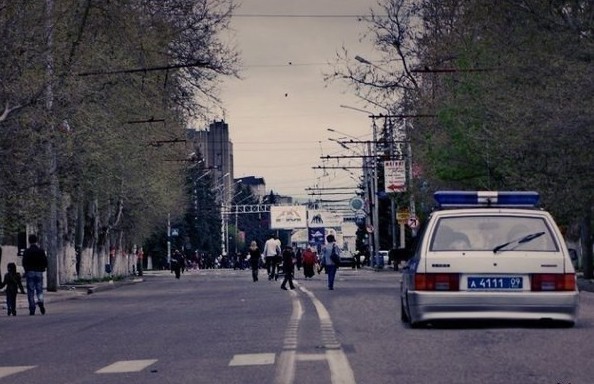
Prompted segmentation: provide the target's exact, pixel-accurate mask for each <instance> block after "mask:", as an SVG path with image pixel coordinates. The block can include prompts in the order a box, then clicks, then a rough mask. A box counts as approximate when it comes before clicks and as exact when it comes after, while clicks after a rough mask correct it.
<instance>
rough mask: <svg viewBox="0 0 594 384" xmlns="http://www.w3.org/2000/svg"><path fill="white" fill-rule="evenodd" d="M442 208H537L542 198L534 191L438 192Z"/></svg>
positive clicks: (437, 200)
mask: <svg viewBox="0 0 594 384" xmlns="http://www.w3.org/2000/svg"><path fill="white" fill-rule="evenodd" d="M433 197H434V199H435V201H436V202H437V204H439V206H440V207H518V208H520V207H535V206H536V205H537V204H538V200H539V198H540V196H539V194H538V192H533V191H437V192H435V193H434V194H433Z"/></svg>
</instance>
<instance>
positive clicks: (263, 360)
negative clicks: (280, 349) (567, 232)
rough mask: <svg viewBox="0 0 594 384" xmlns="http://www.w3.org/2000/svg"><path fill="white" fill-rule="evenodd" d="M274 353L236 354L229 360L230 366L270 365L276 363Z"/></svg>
mask: <svg viewBox="0 0 594 384" xmlns="http://www.w3.org/2000/svg"><path fill="white" fill-rule="evenodd" d="M274 359H275V354H274V353H250V354H244V355H235V356H233V359H231V361H230V362H229V366H230V367H238V366H243V365H270V364H274Z"/></svg>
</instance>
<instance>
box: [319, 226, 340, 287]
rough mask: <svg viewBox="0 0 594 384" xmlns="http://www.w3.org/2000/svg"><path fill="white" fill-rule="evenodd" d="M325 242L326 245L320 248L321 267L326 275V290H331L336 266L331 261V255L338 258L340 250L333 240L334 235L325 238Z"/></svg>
mask: <svg viewBox="0 0 594 384" xmlns="http://www.w3.org/2000/svg"><path fill="white" fill-rule="evenodd" d="M326 242H327V243H326V245H325V246H324V247H323V248H322V265H323V266H324V268H325V269H326V273H327V274H328V289H329V290H333V289H334V279H335V277H336V270H337V269H338V264H337V263H335V262H334V261H333V260H332V258H333V256H332V253H334V254H335V255H336V256H337V257H340V249H339V248H338V246H337V245H336V239H335V238H334V235H328V236H326Z"/></svg>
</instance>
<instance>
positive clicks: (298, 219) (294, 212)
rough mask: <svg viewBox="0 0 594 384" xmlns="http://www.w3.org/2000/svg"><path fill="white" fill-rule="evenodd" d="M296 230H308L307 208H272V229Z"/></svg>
mask: <svg viewBox="0 0 594 384" xmlns="http://www.w3.org/2000/svg"><path fill="white" fill-rule="evenodd" d="M295 228H307V208H306V207H305V206H304V205H273V206H272V207H270V229H295Z"/></svg>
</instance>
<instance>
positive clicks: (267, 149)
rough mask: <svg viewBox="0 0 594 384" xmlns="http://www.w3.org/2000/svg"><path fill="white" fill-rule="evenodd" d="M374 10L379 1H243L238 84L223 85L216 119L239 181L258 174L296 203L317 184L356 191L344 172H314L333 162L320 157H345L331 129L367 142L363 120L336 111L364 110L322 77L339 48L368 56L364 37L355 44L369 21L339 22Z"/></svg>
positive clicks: (235, 22) (236, 23)
mask: <svg viewBox="0 0 594 384" xmlns="http://www.w3.org/2000/svg"><path fill="white" fill-rule="evenodd" d="M372 7H373V8H374V9H377V1H376V0H299V1H296V0H243V1H241V6H240V8H239V9H238V10H237V11H236V15H235V16H234V17H233V19H232V23H231V27H232V29H233V30H234V33H235V36H234V39H235V43H236V45H237V48H238V49H239V51H240V52H241V56H242V61H243V64H244V67H243V71H242V77H243V79H242V80H226V81H225V84H224V87H223V92H222V95H221V96H222V99H223V103H224V107H225V109H226V115H225V116H221V117H220V118H224V120H225V121H226V122H227V123H228V124H229V131H230V138H231V141H232V142H233V145H234V161H235V167H234V173H235V175H234V176H235V177H236V178H238V177H244V176H256V177H263V178H264V179H265V181H266V186H267V189H268V191H270V190H273V191H274V192H275V193H279V194H281V195H290V196H294V197H298V198H307V197H310V196H308V191H306V189H307V188H313V187H316V186H319V187H325V188H328V187H344V186H356V181H354V180H353V177H352V175H350V174H349V173H348V172H346V171H344V170H328V171H327V172H326V173H325V172H324V171H323V170H319V169H314V167H319V166H322V165H324V164H327V165H330V166H335V165H336V164H335V161H332V162H328V161H326V163H325V160H322V159H321V157H322V156H328V155H330V156H340V155H345V154H348V153H346V152H345V150H344V149H342V148H341V147H340V146H339V145H338V144H336V143H334V142H331V141H329V140H328V138H335V139H339V138H341V137H345V136H344V135H342V134H339V133H332V132H329V131H327V129H328V128H332V129H335V130H337V131H340V132H344V133H346V134H348V135H351V136H354V137H357V138H361V139H362V140H369V139H370V137H371V125H370V119H369V118H368V115H367V114H366V113H364V112H358V111H355V110H352V109H348V108H343V107H341V105H347V106H351V107H355V108H362V109H363V108H364V106H363V104H362V103H361V102H360V101H358V99H356V98H355V97H354V96H353V95H352V93H350V92H348V91H347V89H346V87H345V85H344V84H339V83H332V84H326V83H324V81H323V74H324V73H328V72H330V71H331V69H332V67H331V66H330V65H329V63H331V62H333V61H334V58H335V57H336V53H337V52H338V51H339V50H341V49H342V47H343V46H344V47H346V48H347V49H348V50H349V51H350V52H351V54H352V55H353V56H354V55H356V54H359V55H361V56H363V57H366V58H367V57H372V54H373V50H372V45H371V43H370V42H369V40H367V41H364V42H361V41H360V37H361V35H362V33H363V32H365V31H366V30H367V29H368V27H369V26H368V24H367V23H364V22H361V21H358V20H357V18H356V17H342V16H345V15H368V14H369V10H370V8H372ZM266 15H273V16H266ZM290 15H293V16H305V15H307V17H287V16H290ZM367 110H369V109H367ZM220 118H219V119H220ZM355 149H357V148H355ZM353 154H354V153H350V155H353ZM347 163H348V161H347V160H342V161H341V163H340V165H341V166H342V165H348V164H347ZM351 165H360V160H358V159H357V160H353V161H351ZM352 171H353V172H355V173H356V175H357V176H358V175H359V174H360V170H356V169H355V170H352ZM343 192H344V191H343ZM335 197H339V198H340V196H335ZM325 198H333V197H329V196H326V197H325ZM343 198H348V196H344V197H343Z"/></svg>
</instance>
